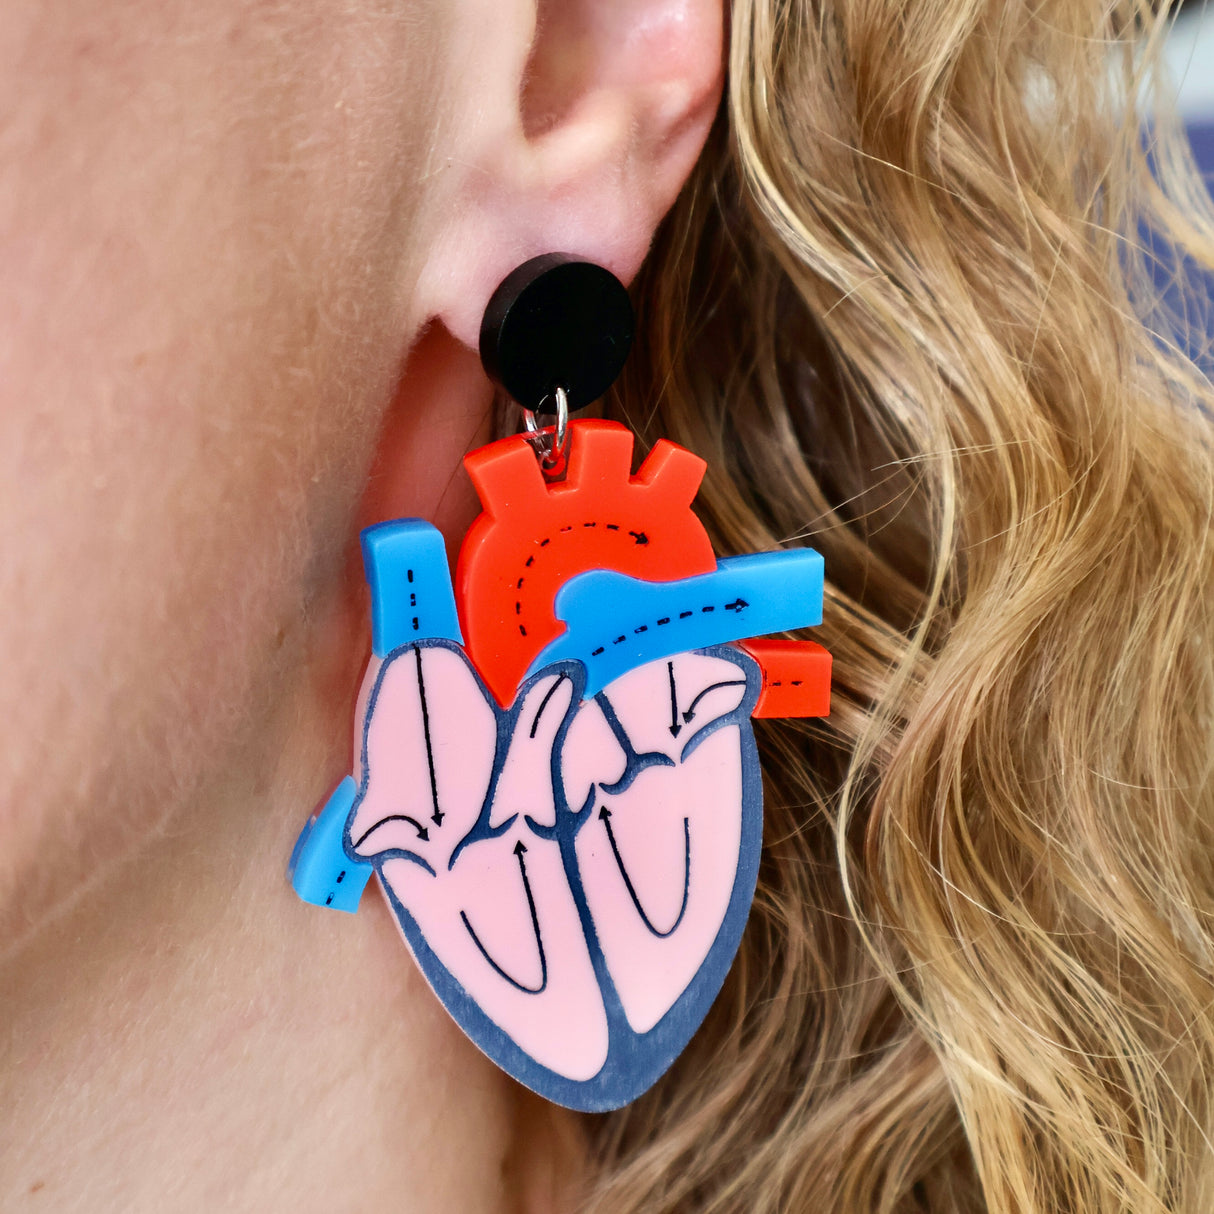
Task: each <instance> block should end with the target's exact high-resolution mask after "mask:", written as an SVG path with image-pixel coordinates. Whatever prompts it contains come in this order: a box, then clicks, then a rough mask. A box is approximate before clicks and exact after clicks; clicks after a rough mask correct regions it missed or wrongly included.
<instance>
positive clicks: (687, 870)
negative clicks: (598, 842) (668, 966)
mask: <svg viewBox="0 0 1214 1214" xmlns="http://www.w3.org/2000/svg"><path fill="white" fill-rule="evenodd" d="M599 820H600V821H601V822H602V823H603V825H604V826H605V827H606V828H607V842H608V843H610V844H611V851H612V853H613V854H614V856H615V863H616V867H617V868H618V869H619V870H620V876H621V877H623V878H624V885H625V887H626V888H627V890H628V896H629V897H630V898H631V899H632V905H633V906H635V907H636V909H637V914H638V915H640V916H641V922H642V923H644V925H645V926H646V927H647V928H648V929H649V930H650V931H651V932H652V933H653V934H654V935H655V936H657V937H658V938H659V939H662V940H665V939H666V937H667V936H672V935H674V933H675V930H676V929H677V928H678V926H679V924H680V923H682V922H683V916H684V914H686V912H687V893H688V890H689V889H690V888H691V826H690V825H689V823H688V821H687V819H686V818H684V819H683V904H682V905H681V906H680V907H679V915H678V918H677V919H675V921H674V922H673V923H672V924H671V925H670V927H668V928H667V929H666V931H664V932H660V931H658V929H657V928H656V927H654V925H653V924H652V923H651V922H650V919H649V916H648V915H647V914H646V913H645V908H644V907H643V906H642V905H641V901H640V899H639V898H638V897H637V892H636V890H635V889H634V888H633V886H632V880H631V878H630V877H629V876H628V870H627V869H626V868H625V867H624V859H623V857H622V856H621V855H620V849H619V847H618V846H617V845H616V841H615V831H613V830H612V829H611V810H609V809H608V808H607V806H606V805H604V806H603V808H602V809H600V810H599Z"/></svg>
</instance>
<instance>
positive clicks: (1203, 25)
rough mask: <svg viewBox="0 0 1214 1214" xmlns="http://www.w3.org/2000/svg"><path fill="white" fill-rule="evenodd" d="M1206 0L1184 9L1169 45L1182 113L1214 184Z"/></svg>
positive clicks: (1212, 32) (1213, 80) (1213, 25)
mask: <svg viewBox="0 0 1214 1214" xmlns="http://www.w3.org/2000/svg"><path fill="white" fill-rule="evenodd" d="M1212 7H1214V6H1212V5H1210V4H1209V3H1208V2H1207V0H1188V2H1187V3H1185V4H1184V5H1183V6H1182V7H1181V11H1180V15H1179V16H1178V17H1177V18H1176V24H1175V27H1174V28H1173V30H1172V36H1171V39H1170V40H1169V43H1168V62H1169V66H1170V67H1171V69H1172V75H1173V78H1174V79H1175V81H1176V82H1177V83H1178V84H1179V87H1180V95H1179V100H1180V109H1181V113H1182V115H1183V116H1184V119H1185V122H1186V123H1187V125H1188V128H1189V135H1190V138H1191V139H1192V141H1193V151H1194V152H1195V153H1196V155H1197V162H1198V164H1200V165H1201V169H1202V172H1203V173H1204V174H1205V177H1206V181H1207V183H1209V182H1210V181H1212V180H1214V16H1212V15H1211V9H1212Z"/></svg>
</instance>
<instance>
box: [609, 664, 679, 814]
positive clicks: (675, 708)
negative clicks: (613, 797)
mask: <svg viewBox="0 0 1214 1214" xmlns="http://www.w3.org/2000/svg"><path fill="white" fill-rule="evenodd" d="M666 677H667V678H669V679H670V736H671V737H674V738H677V737H678V736H679V730H680V729H682V728H683V726H682V725H680V724H679V694H678V692H677V691H676V690H675V686H674V663H673V662H667V663H666ZM604 812H606V811H604Z"/></svg>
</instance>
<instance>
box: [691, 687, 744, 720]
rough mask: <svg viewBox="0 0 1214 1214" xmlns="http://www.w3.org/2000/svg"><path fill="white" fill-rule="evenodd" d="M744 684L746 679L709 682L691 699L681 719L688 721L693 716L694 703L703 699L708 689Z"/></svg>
mask: <svg viewBox="0 0 1214 1214" xmlns="http://www.w3.org/2000/svg"><path fill="white" fill-rule="evenodd" d="M745 686H746V680H745V679H729V680H728V681H727V682H724V683H710V684H709V685H708V686H707V687H705V688H704V690H703V691H701V692H700V694H699V695H698V696H696V698H695V699H694V700H692V701H691V703H690V704H689V705H688V708H687V711H686V712H685V713H684V714H683V720H684V722H686V721H690V720H691V718H692V717H694V716H695V715H696V712H695V708H696V705H697V704H698V703H699V702H700V701H701V700H702V699H703V698H704V697H705V696H706V695H707V694H708V693H709V692H710V691H716V689H717V688H718V687H745Z"/></svg>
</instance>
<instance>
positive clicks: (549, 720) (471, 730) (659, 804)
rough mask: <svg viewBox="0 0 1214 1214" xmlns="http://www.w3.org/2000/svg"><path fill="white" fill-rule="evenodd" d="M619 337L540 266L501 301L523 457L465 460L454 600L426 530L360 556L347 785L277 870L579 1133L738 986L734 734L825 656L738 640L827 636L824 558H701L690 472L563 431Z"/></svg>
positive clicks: (395, 530)
mask: <svg viewBox="0 0 1214 1214" xmlns="http://www.w3.org/2000/svg"><path fill="white" fill-rule="evenodd" d="M631 336H632V310H631V306H630V304H629V301H628V296H627V293H626V292H625V291H624V288H623V287H622V286H621V285H620V283H619V282H617V281H616V279H615V278H613V277H612V276H611V275H610V274H609V273H608V272H607V271H606V270H603V269H601V268H600V267H598V266H593V265H590V264H588V263H586V262H579V261H577V260H575V259H573V258H569V257H565V256H563V255H558V254H551V255H548V256H546V257H541V258H537V259H535V260H534V261H531V262H528V263H526V264H525V265H523V266H520V267H519V269H518V270H516V271H515V272H514V273H513V274H511V275H510V277H509V278H507V279H506V281H505V282H504V283H502V285H501V286H500V287H499V288H498V291H497V293H496V294H495V295H494V298H493V301H492V302H491V304H490V306H489V309H488V311H487V312H486V316H485V324H484V327H483V329H482V333H481V353H482V358H483V360H484V362H485V365H486V368H487V370H488V371H489V373H490V374H491V375H492V376H493V378H494V379H495V380H497V381H498V382H499V384H501V386H502V387H504V388H505V390H506V391H507V392H509V393H510V395H511V396H513V397H514V399H515V400H517V401H518V402H519V404H520V405H522V406H523V409H524V418H525V420H526V422H527V427H526V429H527V432H525V433H520V434H517V435H514V436H513V437H511V438H506V439H503V440H501V441H500V442H495V443H491V444H489V445H488V446H487V447H482V448H481V449H480V450H477V451H474V452H472V453H471V454H470V455H469V456H467V458H466V459H465V461H464V464H465V467H466V468H467V471H468V474H469V476H470V477H471V478H472V482H473V484H474V486H475V487H476V491H477V493H478V494H479V495H480V500H481V504H482V506H483V507H484V513H482V514H481V515H480V517H479V518H478V519H477V520H476V521H475V522H474V523H473V524H472V526H471V527H470V528H469V530H468V533H467V535H466V536H465V538H464V541H463V546H462V548H461V550H460V555H459V560H458V562H457V566H456V571H455V578H454V583H453V580H452V577H451V574H450V572H449V569H448V565H447V557H446V551H445V548H444V544H443V539H442V536H441V535H440V534H439V532H438V531H437V530H436V529H435V528H434V527H433V526H431V525H430V524H429V523H427V522H424V521H422V520H419V519H403V520H400V521H397V522H390V523H383V524H381V525H379V526H376V527H372V528H369V529H368V530H367V531H365V532H364V533H363V537H362V543H363V556H364V562H365V566H366V573H367V579H368V581H369V583H370V586H371V603H372V607H371V611H372V657H371V660H370V663H369V665H368V668H367V673H366V676H365V679H364V682H363V687H362V691H361V693H360V695H359V701H358V711H357V721H356V727H355V747H354V753H355V760H354V770H353V773H352V774H351V775H350V776H348V777H347V778H346V779H345V780H343V781H342V783H341V784H340V785H339V786H338V787H337V789H336V790H335V791H334V792H333V794H332V796H331V797H330V798H329V800H328V801H327V802H326V804H325V805H324V807H323V808H322V809H321V810H320V811H319V812H318V813H317V814H316V815H315V816H314V817H313V818H312V820H311V821H310V822H309V823H308V824H307V826H306V827H305V828H304V831H303V833H302V834H301V836H300V838H299V842H298V843H297V844H296V847H295V852H294V855H293V856H292V859H291V873H292V881H293V884H294V886H295V889H296V891H297V892H298V893H299V895H300V896H301V897H302V898H304V899H305V900H306V901H308V902H313V903H316V904H318V905H320V906H329V907H332V908H334V909H337V910H345V911H354V910H356V909H357V907H358V903H359V900H360V896H361V894H362V890H363V887H364V886H365V885H366V883H367V880H368V878H369V877H370V876H371V874H372V873H375V874H376V876H378V878H379V882H380V885H381V886H382V889H383V892H384V894H385V896H386V897H387V900H388V904H389V905H390V907H391V909H392V913H393V914H394V915H395V917H396V920H397V923H398V924H399V925H400V929H401V932H402V933H403V935H404V938H405V941H406V943H407V944H408V946H409V949H410V951H411V952H412V954H413V957H414V959H415V960H416V962H417V964H418V965H419V966H420V967H421V970H422V972H423V973H424V974H425V976H426V978H427V980H428V981H429V983H430V985H431V986H432V987H433V989H434V991H435V993H436V994H437V995H438V997H439V998H440V999H441V1000H442V1002H443V1003H444V1004H445V1005H446V1007H447V1009H448V1010H449V1011H450V1013H451V1014H452V1016H454V1017H455V1019H456V1020H457V1021H458V1022H459V1024H460V1025H461V1026H462V1028H463V1029H464V1031H465V1032H466V1033H467V1034H468V1035H469V1036H470V1037H471V1038H472V1040H473V1041H474V1042H475V1043H476V1044H477V1045H478V1046H479V1047H480V1048H481V1049H482V1050H483V1051H484V1052H485V1053H486V1054H487V1055H488V1056H489V1057H490V1058H492V1059H493V1060H494V1061H495V1062H496V1063H497V1064H498V1065H499V1066H501V1067H503V1068H504V1069H505V1070H507V1071H508V1072H509V1073H510V1074H511V1075H513V1076H515V1077H516V1078H517V1079H519V1080H520V1081H521V1082H523V1083H525V1084H526V1085H527V1086H528V1087H530V1088H533V1089H534V1090H535V1091H537V1092H539V1093H540V1094H542V1095H544V1096H546V1097H548V1098H549V1099H551V1100H554V1101H556V1102H558V1103H560V1104H564V1105H568V1106H570V1107H572V1108H577V1109H585V1110H604V1109H611V1108H616V1107H618V1106H619V1105H622V1104H626V1103H627V1102H628V1101H630V1100H633V1099H634V1098H635V1097H637V1096H639V1095H640V1094H641V1093H642V1092H644V1091H645V1090H646V1089H647V1088H648V1087H649V1086H650V1085H651V1084H653V1083H654V1081H655V1080H657V1078H658V1077H659V1076H660V1075H661V1074H662V1073H663V1072H664V1071H665V1070H666V1069H667V1067H668V1066H669V1065H670V1064H671V1062H672V1061H673V1060H674V1059H675V1058H676V1057H677V1056H678V1054H679V1052H680V1051H681V1050H682V1049H683V1047H684V1046H685V1045H686V1044H687V1042H688V1040H689V1039H690V1037H691V1035H692V1034H693V1033H694V1032H695V1030H696V1028H697V1027H698V1026H699V1024H700V1022H701V1021H702V1020H703V1018H704V1015H705V1014H706V1013H707V1011H708V1008H709V1006H710V1005H711V1003H712V1001H713V999H714V998H715V997H716V995H717V992H718V991H719V990H720V987H721V984H722V982H723V981H724V979H725V975H726V973H727V972H728V970H729V967H730V965H731V964H732V962H733V958H734V955H735V953H736V952H737V948H738V943H739V941H740V939H741V936H742V930H743V928H744V926H745V924H746V918H747V915H748V913H749V910H750V903H751V899H752V897H753V895H754V889H755V882H756V879H757V875H758V869H759V852H760V846H761V842H762V799H763V793H762V783H761V779H760V773H759V761H758V753H757V750H756V746H755V738H754V733H753V730H752V727H751V723H750V722H751V718H752V717H756V716H760V717H779V716H797V717H805V716H824V715H825V714H826V713H827V711H828V707H829V695H830V657H829V655H828V654H827V653H826V651H825V650H824V649H823V648H822V647H821V646H819V645H815V644H813V643H812V642H808V641H789V640H776V639H766V640H764V639H756V638H762V637H764V636H765V635H766V634H770V633H778V632H785V631H787V630H790V629H794V628H802V627H806V626H809V625H814V624H818V623H820V622H821V612H822V558H821V557H820V556H819V555H818V554H817V553H816V552H813V551H811V550H809V549H804V548H802V549H796V550H789V551H781V552H770V553H759V554H754V555H749V556H737V557H730V558H726V559H722V560H718V559H717V558H716V556H715V555H714V553H713V550H712V545H711V543H710V542H709V538H708V535H707V533H706V531H705V530H704V527H703V526H702V524H701V523H700V521H699V520H698V519H697V518H696V516H695V514H694V513H693V512H692V509H691V504H692V499H693V498H694V497H695V494H696V491H697V489H698V488H699V484H700V480H701V478H702V477H703V474H704V469H705V465H704V462H703V461H702V460H701V459H699V458H698V457H697V456H695V455H693V454H692V453H691V452H689V451H686V450H684V449H683V448H682V447H679V446H676V445H675V444H674V443H670V442H667V441H665V440H662V441H660V442H658V443H657V445H656V446H655V447H654V448H653V450H652V451H651V452H650V454H649V456H648V458H646V459H645V461H644V463H642V464H641V466H640V468H639V470H638V471H637V472H636V473H635V475H634V474H633V473H632V454H633V439H632V434H631V433H630V432H629V431H628V430H627V429H626V428H625V427H623V426H621V425H618V424H617V423H615V422H608V421H573V422H570V421H569V420H568V414H569V412H571V411H574V410H576V409H579V408H581V407H583V406H585V405H587V404H589V403H591V401H593V400H595V399H596V398H597V397H599V396H600V395H602V393H603V392H604V391H606V389H607V388H608V387H609V386H610V383H611V381H612V380H613V379H614V378H615V376H616V375H617V374H618V373H619V370H620V368H621V366H622V364H623V361H624V357H625V356H626V354H627V349H628V345H629V342H630V340H631ZM541 411H542V412H544V413H547V414H555V424H554V425H551V426H547V427H541V426H540V425H539V423H538V422H537V420H536V414H537V413H540V412H541Z"/></svg>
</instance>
